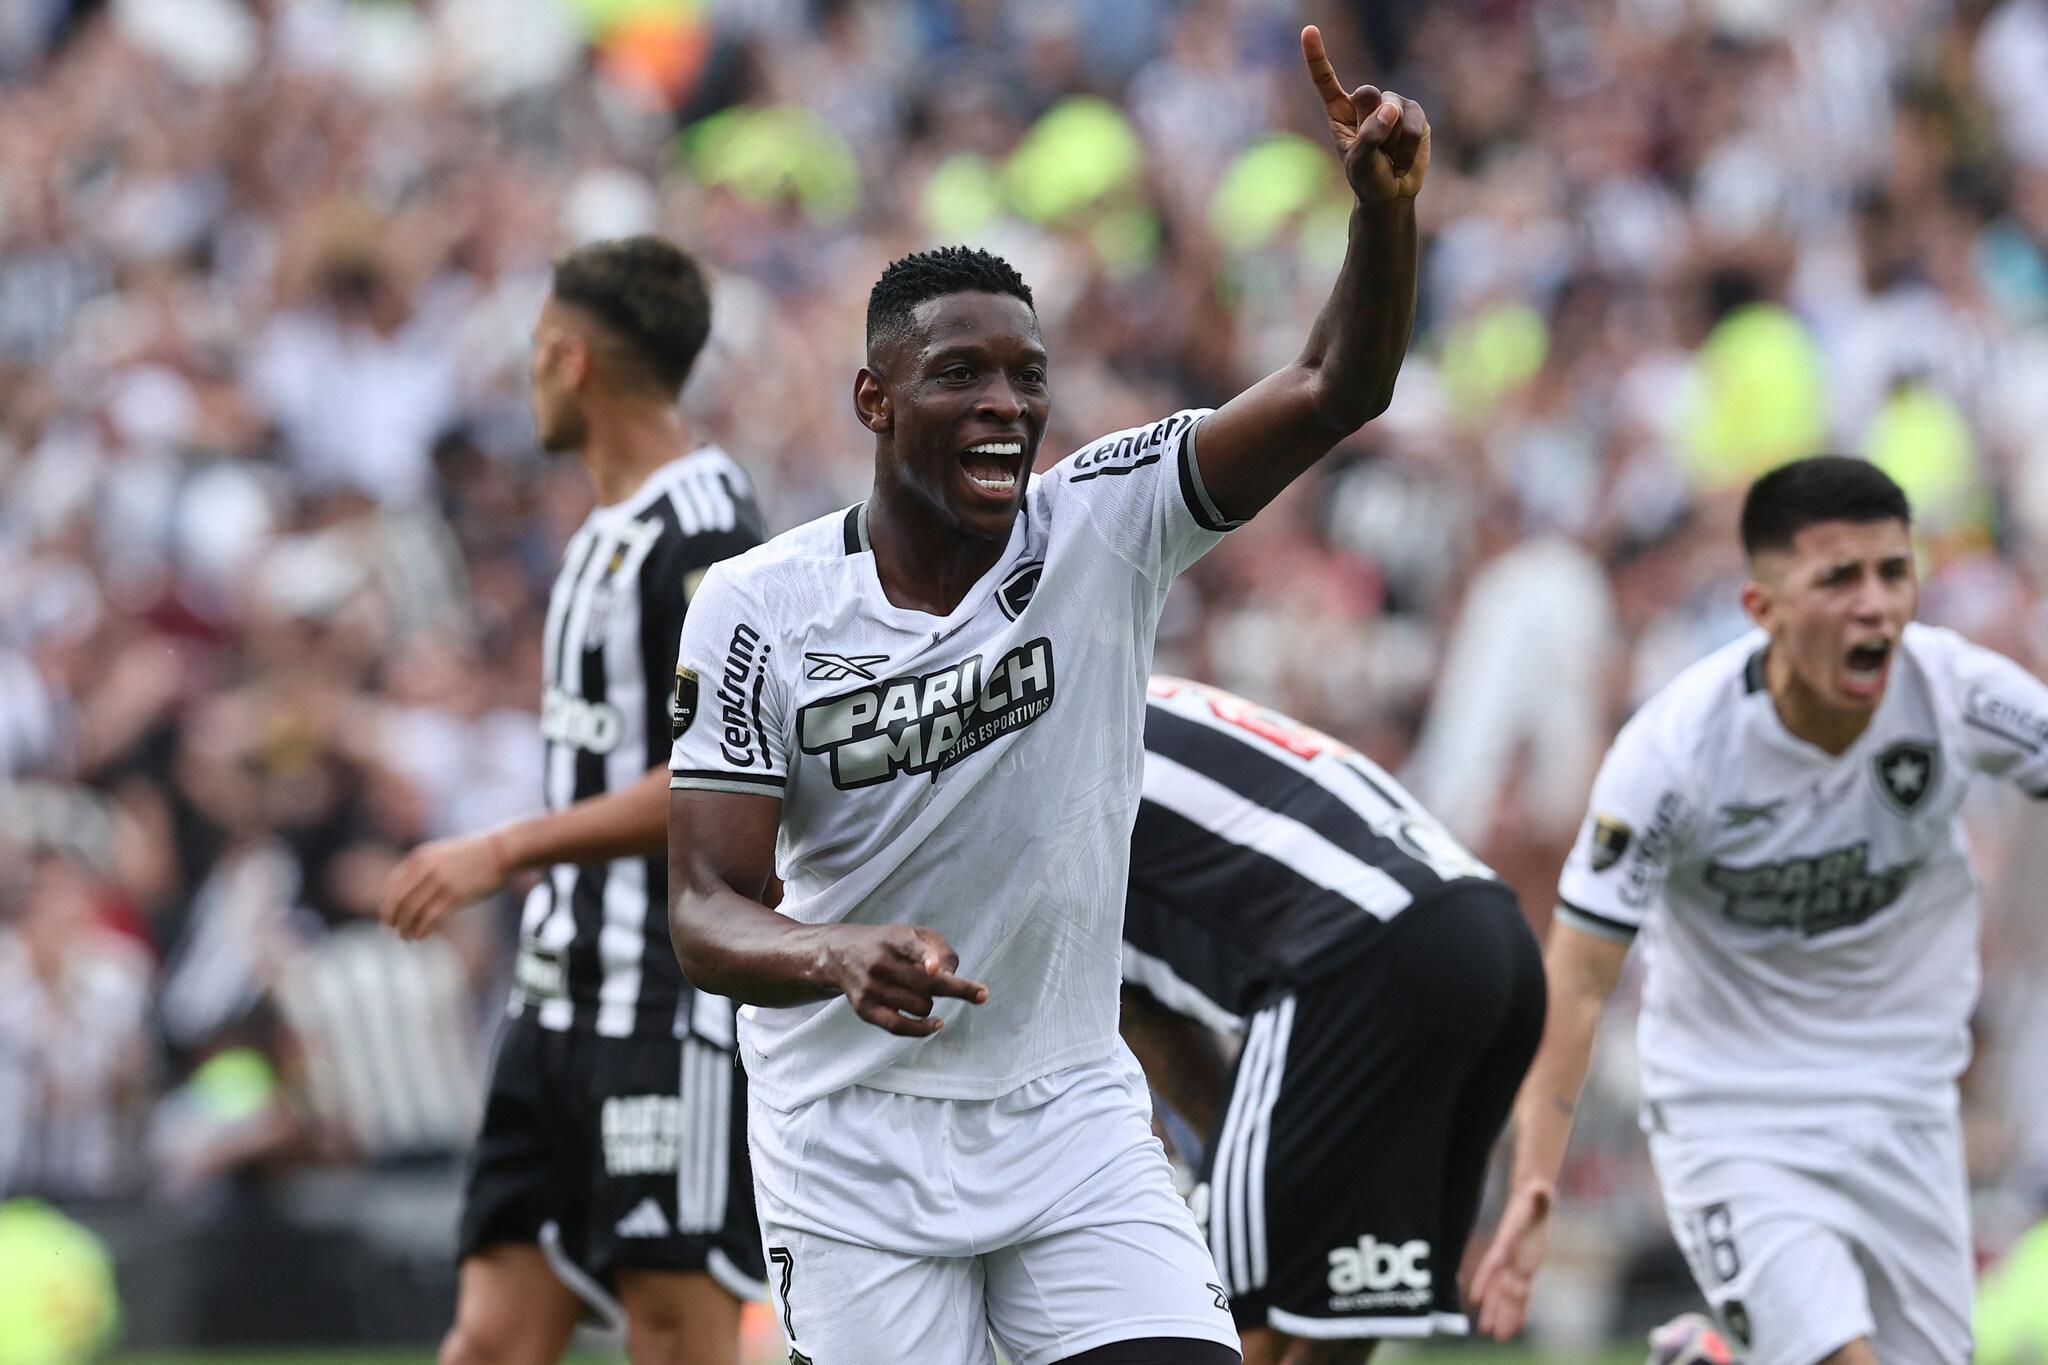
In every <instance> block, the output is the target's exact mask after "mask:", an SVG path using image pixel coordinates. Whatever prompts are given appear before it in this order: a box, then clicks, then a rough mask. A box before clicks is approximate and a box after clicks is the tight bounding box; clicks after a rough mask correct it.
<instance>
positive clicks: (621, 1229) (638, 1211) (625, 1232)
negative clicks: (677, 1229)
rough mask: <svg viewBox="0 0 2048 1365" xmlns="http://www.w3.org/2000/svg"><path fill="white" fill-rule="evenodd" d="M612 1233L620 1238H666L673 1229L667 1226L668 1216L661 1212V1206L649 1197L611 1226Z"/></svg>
mask: <svg viewBox="0 0 2048 1365" xmlns="http://www.w3.org/2000/svg"><path fill="white" fill-rule="evenodd" d="M612 1231H613V1232H615V1233H617V1234H618V1235H619V1236H621V1237H666V1236H668V1235H669V1233H670V1232H672V1231H674V1229H673V1228H671V1227H670V1226H669V1222H668V1215H667V1214H665V1213H663V1212H662V1211H661V1205H659V1204H657V1203H655V1202H654V1198H653V1196H651V1195H650V1196H648V1197H647V1198H645V1199H643V1200H641V1201H640V1202H639V1203H637V1204H635V1205H634V1206H633V1208H632V1211H631V1212H630V1213H628V1214H627V1215H626V1216H625V1217H624V1218H621V1219H620V1220H619V1221H618V1222H617V1223H615V1224H613V1225H612Z"/></svg>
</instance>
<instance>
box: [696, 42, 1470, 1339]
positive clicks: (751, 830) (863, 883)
mask: <svg viewBox="0 0 2048 1365" xmlns="http://www.w3.org/2000/svg"><path fill="white" fill-rule="evenodd" d="M1303 49H1304V55H1305V56H1306V58H1307V60H1308V63H1309V68H1310V72H1311V75H1312V77H1313V79H1314V81H1315V85H1316V88H1317V91H1318V93H1319V94H1320V95H1321V97H1322V99H1323V101H1324V106H1325V109H1326V111H1327V112H1328V115H1329V119H1330V127H1331V131H1332V134H1333V136H1334V138H1335V140H1336V143H1337V147H1338V150H1339V151H1340V153H1341V154H1342V155H1343V159H1344V167H1345V172H1346V174H1347V176H1348V178H1349V181H1350V184H1351V187H1352V190H1353V192H1354V194H1355V196H1356V201H1357V202H1356V204H1355V206H1354V209H1353V213H1352V219H1351V238H1350V249H1349V252H1348V254H1347V256H1346V259H1345V263H1344V265H1343V268H1342V269H1341V271H1340V272H1339V275H1338V278H1337V282H1336V286H1335V290H1334V292H1333V294H1332V296H1331V299H1330V301H1329V304H1328V305H1327V306H1326V308H1325V309H1324V311H1323V314H1322V316H1321V317H1320V318H1318V319H1317V321H1316V323H1315V326H1314V328H1313V329H1312V331H1311V333H1310V336H1309V340H1308V343H1307V346H1306V347H1305V349H1304V351H1303V353H1302V355H1301V357H1300V359H1299V360H1298V361H1297V362H1295V363H1294V364H1292V365H1289V366H1287V367H1286V368H1284V369H1282V370H1281V371H1279V372H1278V373H1276V374H1274V375H1272V376H1271V377H1269V378H1267V379H1266V380H1264V381H1263V382H1261V383H1260V384H1258V385H1257V386H1256V387H1254V388H1253V389H1251V390H1250V391H1248V392H1247V393H1245V394H1243V395H1240V396H1239V397H1238V398H1236V399H1234V400H1233V401H1232V402H1230V403H1229V404H1226V405H1225V406H1224V407H1223V408H1222V409H1220V410H1218V411H1216V412H1213V413H1206V412H1182V413H1177V414H1175V415H1173V416H1170V417H1167V418H1165V419H1164V420H1161V421H1158V422H1155V423H1153V424H1151V425H1150V426H1146V427H1140V428H1136V429H1133V430H1130V431H1125V432H1120V433H1117V434H1114V435H1111V436H1106V437H1103V438H1102V439H1100V440H1097V441H1094V442H1091V443H1089V444H1088V445H1087V446H1085V447H1084V448H1083V449H1082V450H1080V451H1079V452H1078V453H1076V454H1074V455H1072V456H1070V457H1069V458H1067V459H1065V460H1063V461H1061V462H1060V463H1059V464H1058V465H1057V466H1055V467H1054V468H1052V469H1050V470H1048V471H1047V472H1046V473H1045V474H1043V475H1041V476H1037V477H1034V476H1033V473H1032V468H1033V462H1034V459H1035V457H1036V455H1037V453H1038V445H1039V441H1040V438H1041V437H1042V436H1043V434H1044V432H1045V427H1046V421H1047V417H1048V413H1049V411H1050V408H1051V396H1050V394H1051V390H1050V379H1049V366H1048V362H1047V359H1046V355H1045V350H1044V347H1043V346H1042V345H1041V344H1040V340H1039V333H1038V321H1037V317H1036V314H1035V313H1034V312H1033V309H1032V305H1031V291H1030V290H1029V289H1028V288H1027V287H1026V286H1025V284H1024V282H1023V281H1022V280H1021V279H1020V278H1018V276H1017V274H1016V272H1015V271H1013V270H1011V269H1010V268H1009V266H1007V265H1005V264H1004V263H1003V262H1001V261H999V260H997V259H996V258H994V257H992V256H989V255H987V254H985V253H982V252H976V251H967V250H964V249H959V248H949V249H946V250H941V251H933V252H926V253H921V254H918V255H913V256H909V257H906V258H904V259H903V260H900V261H898V262H896V263H895V264H893V265H891V266H890V267H889V269H888V270H886V271H885V272H884V273H883V275H882V278H881V280H880V282H879V283H877V284H876V286H875V288H874V291H873V293H872V294H871V295H870V297H869V302H868V363H867V365H866V367H865V368H863V369H862V370H861V371H860V373H859V375H858V377H857V379H856V380H855V384H854V395H853V396H854V406H855V409H856V411H857V412H858V414H859V416H860V420H861V422H862V424H863V425H865V426H866V427H867V429H868V430H869V431H870V432H871V433H873V435H874V438H875V480H874V489H873V493H872V495H871V496H870V498H869V499H868V501H867V502H865V503H863V504H860V505H859V506H856V507H853V508H850V509H848V510H847V511H846V512H844V513H842V514H840V515H837V516H833V517H830V518H826V519H823V520H820V521H817V522H814V523H812V524H810V525H808V526H804V527H799V528H798V529H796V530H794V531H792V532H789V533H788V534H786V535H783V536H780V537H777V538H776V539H775V540H773V541H770V542H769V543H768V544H767V545H765V546H763V547H761V548H760V549H759V550H756V551H753V552H750V553H749V554H746V555H743V556H741V557H740V558H739V559H736V560H733V561H731V562H729V563H727V564H724V565H721V566H719V567H718V568H716V569H713V570H712V572H711V574H710V576H709V577H708V578H707V579H706V580H705V583H704V588H703V590H702V592H701V594H700V595H699V598H698V601H697V604H696V606H695V607H694V608H693V609H692V611H691V613H690V618H689V621H688V622H687V623H686V624H685V626H684V631H683V642H682V652H681V660H680V667H679V669H678V673H677V696H678V710H679V714H680V715H681V716H682V717H683V730H682V736H681V738H680V739H679V740H678V742H677V744H676V746H675V753H674V756H673V759H672V765H673V774H674V776H673V786H674V788H675V790H674V792H673V794H672V797H671V807H670V809H671V814H670V824H669V832H670V838H669V847H670V849H671V870H670V886H671V902H672V904H671V912H670V913H671V920H672V928H673V931H674V935H675V943H676V949H677V952H678V953H679V955H680V956H681V959H682V962H683V966H684V969H685V971H686V972H687V973H688V974H689V976H690V978H691V979H692V980H694V981H698V982H700V983H701V984H703V985H705V986H707V987H709V988H710V989H714V990H718V991H720V992H723V993H725V994H727V995H731V996H733V997H735V998H736V999H739V1000H741V1001H744V1002H747V1004H748V1008H746V1009H744V1010H743V1011H742V1012H741V1027H740V1041H741V1056H742V1058H743V1059H744V1061H745V1063H746V1066H747V1070H748V1075H749V1080H750V1089H751V1093H750V1100H749V1104H750V1110H749V1117H750V1122H749V1125H748V1127H749V1137H750V1140H751V1142H752V1144H753V1152H754V1169H755V1188H756V1194H757V1203H758V1206H759V1208H760V1210H761V1215H762V1225H763V1231H764V1234H765V1237H766V1241H767V1243H768V1255H769V1260H770V1262H771V1284H770V1288H771V1292H772V1293H773V1295H774V1300H775V1306H776V1311H777V1316H778V1319H779V1321H780V1323H781V1325H782V1328H783V1330H784V1332H785V1333H786V1334H787V1336H788V1337H789V1340H790V1346H791V1357H790V1358H791V1360H792V1361H809V1360H816V1361H818V1362H819V1363H820V1365H862V1363H863V1362H866V1363H869V1365H884V1363H885V1362H886V1365H897V1362H900V1361H902V1360H904V1359H907V1358H913V1357H914V1358H917V1359H925V1360H932V1361H944V1362H946V1365H986V1363H987V1362H990V1361H992V1360H993V1359H994V1354H993V1351H992V1349H991V1344H990V1338H991V1337H993V1338H994V1341H995V1344H996V1345H997V1346H999V1347H1000V1348H1001V1350H1002V1351H1003V1352H1004V1354H1005V1355H1007V1356H1008V1358H1009V1359H1010V1360H1011V1361H1012V1362H1014V1365H1051V1362H1055V1361H1069V1362H1083V1361H1086V1362H1090V1365H1112V1363H1113V1362H1148V1361H1149V1362H1159V1365H1214V1363H1216V1362H1225V1361H1235V1360H1237V1359H1238V1353H1237V1350H1236V1343H1237V1334H1236V1331H1235V1329H1234V1328H1233V1326H1232V1323H1231V1319H1230V1314H1229V1311H1228V1308H1227V1305H1226V1299H1225V1296H1224V1293H1223V1291H1222V1289H1221V1288H1220V1286H1219V1285H1218V1284H1217V1282H1216V1272H1215V1269H1214V1266H1213V1264H1212V1262H1211V1260H1210V1257H1209V1253H1208V1250H1207V1248H1206V1247H1205V1246H1204V1245H1203V1243H1202V1241H1201V1238H1200V1236H1199V1235H1198V1233H1197V1232H1196V1229H1195V1226H1194V1223H1193V1220H1192V1218H1191V1217H1190V1216H1189V1213H1188V1210H1187V1207H1186V1206H1185V1205H1184V1204H1183V1203H1182V1202H1181V1201H1180V1199H1179V1198H1178V1197H1176V1195H1175V1194H1174V1190H1173V1186H1172V1181H1171V1173H1170V1171H1169V1169H1168V1166H1167V1162H1166V1159H1165V1155H1164V1153H1163V1151H1162V1150H1161V1149H1160V1146H1159V1144H1158V1142H1157V1140H1156V1139H1154V1138H1153V1137H1152V1135H1151V1131H1150V1106H1149V1102H1148V1098H1147V1095H1146V1091H1145V1084H1144V1078H1143V1075H1142V1074H1141V1073H1140V1072H1139V1071H1138V1068H1137V1066H1136V1064H1135V1062H1133V1061H1132V1059H1131V1056H1130V1053H1129V1051H1128V1050H1126V1049H1125V1048H1123V1047H1122V1046H1121V1045H1120V1044H1119V1043H1118V1040H1117V1031H1116V1014H1117V976H1118V962H1119V958H1120V953H1119V948H1118V925H1119V920H1120V916H1119V914H1118V909H1117V907H1118V906H1119V905H1120V904H1121V901H1122V891H1123V886H1124V881H1125V871H1126V864H1127V861H1128V858H1129V850H1130V841H1129V837H1128V835H1129V829H1130V821H1131V818H1132V816H1133V813H1134V812H1135V810H1136V807H1137V800H1138V781H1139V774H1140V771H1141V767H1142V754H1143V736H1142V734H1141V727H1142V723H1143V719H1144V689H1145V676H1146V673H1147V671H1148V669H1149V665H1150V661H1151V657H1152V643H1153V632H1154V630H1155V627H1156V625H1157V622H1158V617H1159V611H1160V607H1161V604H1162V603H1163V602H1164V600H1165V596H1166V592H1167V589H1168V588H1169V586H1170V585H1171V583H1172V581H1173V578H1174V576H1175V575H1176V574H1178V573H1179V572H1180V571H1181V570H1182V569H1184V568H1186V567H1187V566H1188V565H1189V564H1190V563H1192V562H1193V561H1194V560H1195V559H1197V558H1199V557H1200V556H1201V554H1202V553H1203V552H1204V551H1206V550H1208V549H1209V548H1210V547H1211V546H1213V545H1214V544H1216V542H1217V541H1218V540H1219V539H1220V537H1221V535H1222V533H1223V532H1224V531H1226V530H1228V529H1229V528H1230V527H1231V526H1233V525H1235V524H1236V523H1237V522H1238V521H1240V520H1242V519H1243V518H1245V517H1249V516H1251V515H1252V514H1253V513H1255V512H1256V511H1258V510H1259V508H1261V507H1263V506H1264V505H1265V504H1266V503H1267V502H1269V501H1270V500H1271V499H1272V498H1273V497H1274V496H1275V495H1276V494H1277V493H1279V492H1280V490H1281V489H1282V488H1284V487H1286V485H1287V484H1288V482H1289V481H1291V480H1292V479H1294V478H1295V477H1297V476H1298V475H1300V474H1301V473H1302V472H1303V471H1304V470H1306V469H1308V468H1309V467H1310V466H1311V465H1312V464H1314V463H1315V461H1316V460H1318V459H1319V458H1321V457H1322V456H1323V455H1324V454H1325V453H1326V452H1328V451H1329V450H1330V449H1331V447H1332V446H1333V445H1334V444H1335V443H1336V442H1337V441H1338V440H1340V439H1341V438H1342V437H1343V436H1344V435H1346V434H1347V433H1349V432H1350V431H1352V430H1354V429H1356V428H1357V427H1358V426H1359V425H1360V424H1362V423H1363V422H1365V421H1366V420H1368V419H1369V418H1371V417H1373V416H1374V415H1376V414H1377V413H1378V412H1380V411H1381V410H1382V409H1383V408H1384V406H1385V404H1386V402H1387V399H1388V397H1389V395H1390V393H1391V391H1392V388H1393V384H1394V378H1395V375H1396V373H1397V372H1398V370H1399V368H1400V363H1401V357H1402V354H1403V352H1404V350H1405V349H1406V346H1407V339H1408V330H1409V324H1410V320H1411V318H1412V313H1413V304H1414V288H1415V265H1416V239H1415V217H1414V208H1413V199H1414V195H1415V193H1416V191H1417V190H1418V189H1419V188H1420V187H1421V184H1422V180H1423V175H1424V172H1425V170H1426V168H1427V166H1428V161H1429V141H1428V125H1427V123H1426V122H1425V120H1424V119H1423V116H1422V111H1421V110H1420V109H1419V108H1418V107H1416V106H1415V105H1414V104H1412V103H1410V102H1408V101H1404V100H1402V99H1401V98H1399V97H1398V96H1395V95H1383V94H1382V93H1381V92H1380V91H1378V90H1376V89H1373V88H1371V87H1361V88H1359V89H1357V90H1355V91H1352V92H1351V93H1349V94H1347V93H1345V91H1344V89H1343V88H1342V87H1341V86H1340V85H1339V84H1338V83H1337V79H1336V76H1335V74H1334V73H1333V72H1332V71H1331V70H1330V64H1329V61H1328V59H1327V58H1326V57H1325V56H1324V54H1323V49H1322V41H1321V38H1320V36H1319V35H1318V34H1317V33H1316V31H1315V30H1314V29H1312V28H1311V29H1308V30H1306V31H1305V32H1304V33H1303ZM778 867H779V871H780V873H781V875H782V876H783V878H784V879H785V880H786V882H787V892H786V894H785V896H784V898H783V900H782V901H781V904H780V913H778V912H777V911H774V910H770V909H768V908H766V907H765V906H764V905H763V904H762V897H763V895H764V893H765V889H766V887H767V885H768V882H769V879H770V877H771V875H772V874H773V873H774V872H776V871H777V870H778Z"/></svg>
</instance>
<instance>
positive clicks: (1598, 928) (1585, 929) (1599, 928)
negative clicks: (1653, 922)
mask: <svg viewBox="0 0 2048 1365" xmlns="http://www.w3.org/2000/svg"><path fill="white" fill-rule="evenodd" d="M1557 917H1558V918H1559V919H1561V920H1563V921H1564V922H1565V923H1566V924H1569V925H1571V927H1572V928H1574V929H1577V930H1578V931H1579V932H1581V933H1584V934H1591V935H1592V936H1593V937H1594V938H1604V939H1606V940H1607V941H1608V942H1609V943H1633V942H1634V941H1635V937H1636V934H1637V932H1638V931H1640V930H1641V928H1642V926H1641V925H1639V924H1630V923H1628V922H1627V921H1625V920H1618V919H1610V918H1609V917H1608V916H1606V915H1602V914H1599V913H1597V912H1595V911H1592V910H1588V909H1586V907H1585V906H1583V905H1573V904H1572V903H1571V902H1570V901H1568V900H1562V899H1560V900H1559V901H1558V903H1557Z"/></svg>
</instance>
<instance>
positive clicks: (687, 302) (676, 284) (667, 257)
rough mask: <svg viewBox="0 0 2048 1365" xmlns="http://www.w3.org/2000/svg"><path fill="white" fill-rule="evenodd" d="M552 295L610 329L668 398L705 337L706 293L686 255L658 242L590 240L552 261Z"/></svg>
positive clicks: (708, 300)
mask: <svg viewBox="0 0 2048 1365" xmlns="http://www.w3.org/2000/svg"><path fill="white" fill-rule="evenodd" d="M555 297H556V298H558V299H560V300H561V301H562V302H563V303H566V304H570V305H572V306H574V307H576V308H580V309H582V310H583V311H584V312H586V313H588V314H589V315H590V316H591V317H593V318H595V319H596V320H597V321H598V322H599V323H600V324H601V325H602V326H604V327H605V328H606V329H607V330H609V331H610V332H611V333H612V334H613V335H614V336H616V337H617V338H618V340H619V341H620V342H621V343H622V345H623V346H624V348H625V350H626V352H627V354H628V355H629V356H630V358H631V359H632V360H633V361H635V362H637V363H638V365H639V367H640V368H641V369H642V370H643V371H644V373H645V377H646V378H647V379H648V380H649V381H650V382H651V383H653V384H656V385H659V386H660V387H662V388H664V389H666V390H668V391H669V392H671V393H673V392H675V391H677V390H679V389H681V388H682V386H683V381H684V380H685V379H688V378H689V377H690V367H691V366H692V365H694V364H696V363H697V353H698V352H699V351H701V350H703V349H704V338H705V337H707V336H709V335H710V334H711V291H710V289H709V287H708V286H706V284H705V283H704V272H703V271H702V270H701V269H699V268H698V266H697V262H696V261H694V260H692V259H691V258H690V255H689V253H688V252H686V251H684V250H683V249H682V248H681V247H679V246H677V245H676V244H675V243H673V242H669V241H665V240H663V239H662V238H660V237H652V236H645V235H643V236H638V237H617V238H613V239H611V240H608V241H601V242H590V243H588V244H586V245H584V246H579V247H576V248H575V249H574V250H571V251H565V252H563V253H562V254H561V255H560V256H557V257H556V258H555Z"/></svg>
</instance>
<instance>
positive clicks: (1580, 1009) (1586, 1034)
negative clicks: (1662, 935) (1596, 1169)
mask: <svg viewBox="0 0 2048 1365" xmlns="http://www.w3.org/2000/svg"><path fill="white" fill-rule="evenodd" d="M1588 945H1589V941H1588V940H1587V939H1586V936H1585V935H1582V934H1579V933H1577V932H1576V931H1573V930H1570V929H1568V928H1566V927H1565V926H1563V925H1559V926H1557V927H1555V928H1554V929H1553V930H1552V931H1551V940H1550V946H1549V948H1548V950H1547V951H1546V952H1545V953H1544V963H1543V967H1544V977H1545V980H1546V984H1547V986H1548V990H1549V999H1550V1003H1549V1006H1548V1007H1547V1009H1546V1012H1545V1014H1544V1020H1543V1043H1542V1046H1541V1047H1540V1048H1538V1049H1537V1052H1536V1060H1535V1061H1534V1062H1533V1063H1531V1065H1530V1067H1529V1074H1528V1076H1527V1078H1526V1079H1524V1080H1523V1082H1522V1091H1521V1094H1520V1095H1519V1096H1518V1097H1517V1098H1516V1100H1515V1156H1514V1166H1513V1174H1512V1179H1513V1181H1514V1182H1515V1183H1516V1184H1522V1183H1524V1182H1527V1181H1531V1180H1536V1181H1544V1182H1555V1181H1556V1179H1557V1176H1558V1173H1559V1172H1560V1171H1561V1170H1562V1169H1563V1168H1564V1154H1565V1148H1566V1147H1567V1146H1568V1145H1569V1144H1570V1142H1571V1135H1572V1116H1573V1113H1574V1112H1575V1111H1576V1109H1577V1108H1578V1103H1579V1092H1580V1091H1581V1090H1583V1089H1584V1088H1585V1085H1586V1071H1587V1069H1588V1067H1589V1066H1590V1065H1591V1062H1592V1058H1593V1038H1594V1035H1595V1033H1596V1032H1597V1031H1598V1029H1599V1026H1600V1013H1601V1010H1602V1009H1603V1008H1604V1007H1605V1005H1606V1003H1607V996H1608V994H1609V993H1610V992H1611V991H1612V990H1613V989H1614V982H1615V979H1616V977H1617V976H1618V975H1619V971H1620V964H1621V957H1622V956H1623V955H1624V954H1625V953H1626V951H1627V950H1626V949H1625V948H1623V947H1621V946H1620V945H1605V944H1600V945H1598V946H1594V947H1592V948H1591V951H1590V952H1589V951H1588Z"/></svg>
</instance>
